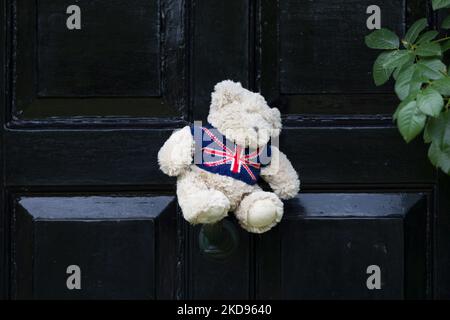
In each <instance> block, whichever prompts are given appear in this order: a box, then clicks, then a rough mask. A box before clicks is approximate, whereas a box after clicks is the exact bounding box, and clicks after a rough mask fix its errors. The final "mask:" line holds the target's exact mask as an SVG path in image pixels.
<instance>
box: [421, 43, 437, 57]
mask: <svg viewBox="0 0 450 320" xmlns="http://www.w3.org/2000/svg"><path fill="white" fill-rule="evenodd" d="M416 54H417V55H418V56H421V57H433V56H440V55H442V49H441V45H440V44H439V43H435V42H425V43H422V44H420V45H419V46H418V47H417V49H416Z"/></svg>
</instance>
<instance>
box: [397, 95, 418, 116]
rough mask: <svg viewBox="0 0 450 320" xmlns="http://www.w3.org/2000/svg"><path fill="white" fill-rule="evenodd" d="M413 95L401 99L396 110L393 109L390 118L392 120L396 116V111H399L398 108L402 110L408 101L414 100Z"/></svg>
mask: <svg viewBox="0 0 450 320" xmlns="http://www.w3.org/2000/svg"><path fill="white" fill-rule="evenodd" d="M414 100H415V97H411V96H410V97H408V98H406V99H405V100H403V101H402V102H401V103H400V104H399V105H398V107H397V110H395V112H394V114H393V116H392V119H393V120H397V118H398V113H399V112H400V110H402V109H403V108H404V107H405V106H406V105H407V104H408V103H410V102H411V101H414Z"/></svg>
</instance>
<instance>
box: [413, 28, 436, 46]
mask: <svg viewBox="0 0 450 320" xmlns="http://www.w3.org/2000/svg"><path fill="white" fill-rule="evenodd" d="M438 35H439V32H437V31H436V30H430V31H427V32H425V33H424V34H423V35H421V36H420V38H419V39H418V40H417V43H418V44H421V43H424V42H430V41H431V40H433V39H434V38H436V37H437V36H438Z"/></svg>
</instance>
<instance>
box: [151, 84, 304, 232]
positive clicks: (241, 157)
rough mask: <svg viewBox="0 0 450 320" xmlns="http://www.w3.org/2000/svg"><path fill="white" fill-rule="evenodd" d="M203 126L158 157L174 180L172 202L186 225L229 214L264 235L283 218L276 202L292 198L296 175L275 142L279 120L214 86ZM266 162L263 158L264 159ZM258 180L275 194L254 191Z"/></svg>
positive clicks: (233, 89) (254, 101)
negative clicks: (175, 203) (187, 222)
mask: <svg viewBox="0 0 450 320" xmlns="http://www.w3.org/2000/svg"><path fill="white" fill-rule="evenodd" d="M211 97H212V101H211V105H210V111H209V115H208V122H209V123H208V124H206V125H205V126H192V127H189V126H186V127H184V128H183V129H181V130H178V131H175V132H174V133H173V134H172V135H171V137H170V138H169V139H168V140H167V141H166V142H165V143H164V145H163V146H162V148H161V150H160V151H159V153H158V162H159V166H160V168H161V170H162V171H163V172H164V173H165V174H167V175H169V176H176V177H178V179H177V196H178V202H179V204H180V207H181V210H182V211H183V216H184V218H185V219H186V220H187V221H189V222H190V223H191V224H197V223H205V224H208V223H215V222H218V221H219V220H221V219H223V218H224V217H226V216H227V215H228V212H229V211H234V213H235V215H236V218H237V219H238V221H239V223H240V224H241V226H242V227H243V228H244V229H246V230H248V231H250V232H254V233H263V232H265V231H268V230H269V229H271V228H272V227H273V226H275V225H276V224H277V223H278V222H280V220H281V218H282V216H283V203H282V202H281V200H280V198H281V199H290V198H293V197H295V196H296V195H297V193H298V191H299V187H300V181H299V178H298V175H297V173H296V171H295V170H294V168H293V167H292V164H291V162H290V161H289V160H288V159H287V157H286V155H285V154H284V153H282V152H281V151H280V150H279V149H278V148H277V147H276V146H275V143H273V142H274V140H275V139H276V138H278V136H279V134H280V132H281V127H282V126H281V116H280V111H279V110H278V109H277V108H270V107H269V106H268V105H267V102H266V101H265V99H264V98H263V97H262V96H261V95H260V94H258V93H254V92H251V91H249V90H247V89H244V88H243V87H242V86H241V84H240V83H237V82H233V81H230V80H225V81H222V82H220V83H218V84H217V85H216V86H215V88H214V92H213V93H212V95H211ZM264 156H265V157H264ZM259 176H261V178H263V179H264V180H265V181H266V182H267V183H268V184H269V185H270V187H271V188H272V189H273V191H274V192H266V191H263V190H262V189H261V187H259V186H258V184H257V182H258V178H259Z"/></svg>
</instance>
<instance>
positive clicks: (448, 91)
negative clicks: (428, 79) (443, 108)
mask: <svg viewBox="0 0 450 320" xmlns="http://www.w3.org/2000/svg"><path fill="white" fill-rule="evenodd" d="M431 87H432V88H433V89H435V90H436V91H437V92H439V93H440V94H442V95H444V96H450V78H449V77H443V78H441V79H438V80H436V81H433V83H432V84H431Z"/></svg>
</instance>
